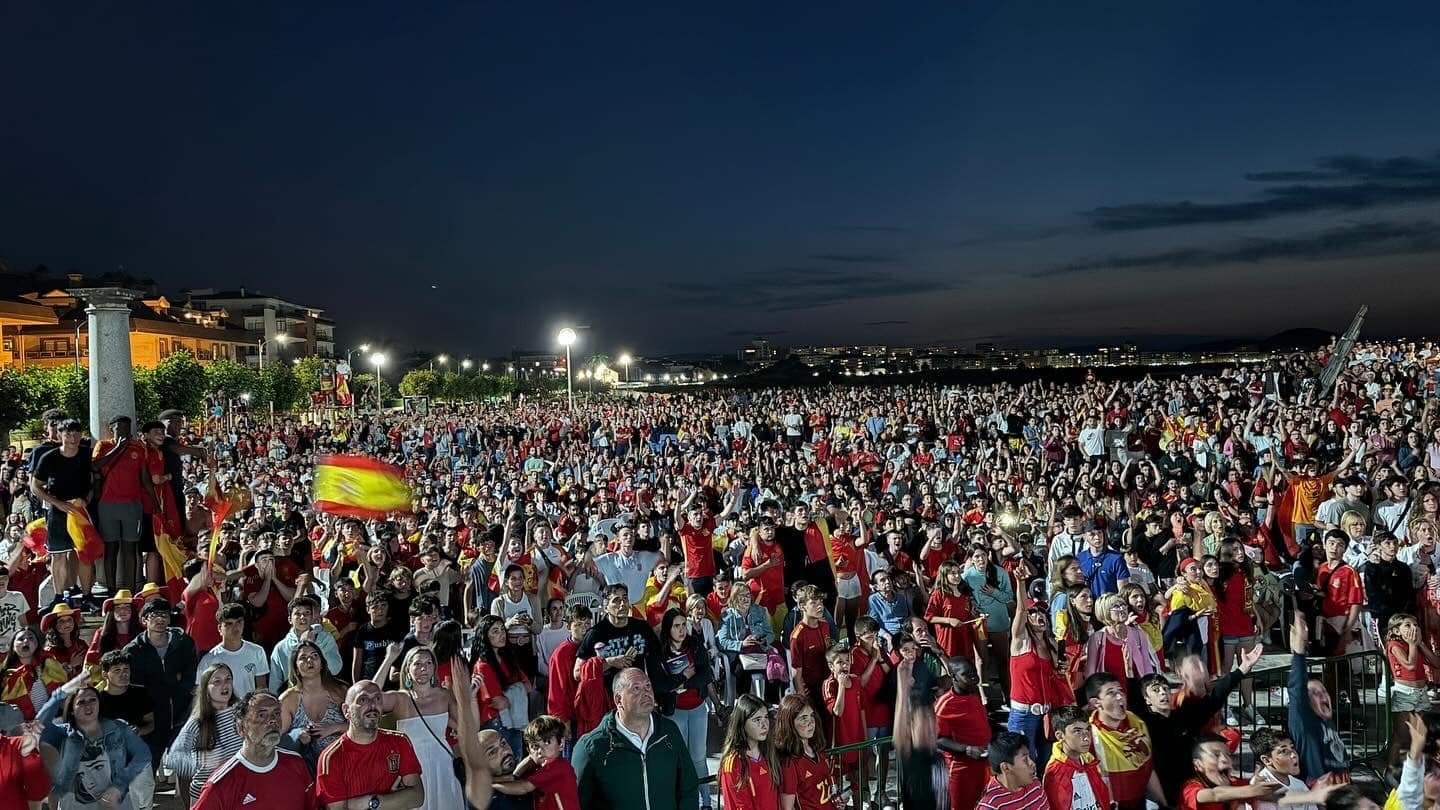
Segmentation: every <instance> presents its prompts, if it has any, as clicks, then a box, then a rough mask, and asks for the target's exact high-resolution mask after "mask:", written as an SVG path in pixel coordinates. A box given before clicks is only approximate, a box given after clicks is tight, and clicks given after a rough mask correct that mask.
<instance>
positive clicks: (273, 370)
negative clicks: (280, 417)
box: [256, 363, 301, 412]
mask: <svg viewBox="0 0 1440 810" xmlns="http://www.w3.org/2000/svg"><path fill="white" fill-rule="evenodd" d="M257 393H258V394H259V396H258V397H257V400H256V401H257V402H259V404H261V405H264V404H266V403H273V404H274V406H275V410H277V411H282V412H284V411H290V410H292V409H294V408H295V406H296V404H297V403H298V402H299V401H300V397H301V392H300V381H299V380H298V379H296V377H295V369H294V367H293V366H291V365H290V364H289V363H271V364H270V365H268V366H266V367H265V370H264V371H261V372H260V385H259V391H258V392H257Z"/></svg>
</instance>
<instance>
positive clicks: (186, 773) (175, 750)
mask: <svg viewBox="0 0 1440 810" xmlns="http://www.w3.org/2000/svg"><path fill="white" fill-rule="evenodd" d="M211 723H213V724H214V726H215V733H214V734H213V735H212V736H211V738H210V750H209V751H197V750H195V743H196V739H197V738H198V737H199V733H200V723H199V721H198V720H196V719H195V718H194V717H191V718H190V719H189V720H186V721H185V725H184V726H182V727H181V729H180V733H179V734H177V735H176V736H175V742H173V743H171V744H170V751H169V753H167V754H166V755H165V765H166V766H167V767H169V768H170V770H172V771H174V772H175V773H177V774H179V775H180V776H181V777H182V778H184V777H188V778H190V779H192V780H193V781H194V783H195V784H196V785H203V784H205V781H206V780H207V779H209V778H210V773H211V772H212V771H214V770H216V769H217V768H219V767H220V766H221V765H224V764H225V763H226V762H228V761H229V760H230V758H231V757H233V756H235V755H236V754H237V753H239V752H240V746H241V744H243V743H244V742H245V740H244V739H243V738H242V737H241V736H240V732H239V731H238V730H236V728H235V707H234V706H227V707H226V708H224V709H222V710H220V711H219V712H216V713H215V717H214V719H213V720H211Z"/></svg>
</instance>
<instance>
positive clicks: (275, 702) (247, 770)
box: [193, 691, 315, 810]
mask: <svg viewBox="0 0 1440 810" xmlns="http://www.w3.org/2000/svg"><path fill="white" fill-rule="evenodd" d="M235 727H236V728H237V729H238V730H239V732H240V736H241V738H242V739H243V740H244V742H243V743H242V744H241V746H240V752H239V753H238V754H236V755H235V756H234V757H233V758H231V760H230V761H229V762H227V763H225V764H224V765H221V766H220V767H219V768H218V769H217V770H216V771H215V772H214V773H212V774H211V775H210V779H209V781H207V782H206V783H205V787H204V788H202V789H201V791H200V798H198V799H196V800H195V807H194V808H193V810H229V809H230V808H246V807H249V806H250V805H252V804H253V805H255V807H257V808H264V810H315V780H314V779H312V778H311V777H310V769H309V768H308V767H307V766H306V765H305V759H304V758H303V757H301V756H300V755H299V754H296V753H294V752H293V751H282V750H280V749H279V747H278V746H279V745H280V701H279V699H278V698H276V697H275V696H274V695H272V694H270V693H269V692H265V691H255V692H251V693H249V694H247V695H246V696H245V697H243V698H241V699H240V702H239V703H238V704H236V707H235Z"/></svg>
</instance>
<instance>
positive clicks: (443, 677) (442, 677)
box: [430, 619, 465, 690]
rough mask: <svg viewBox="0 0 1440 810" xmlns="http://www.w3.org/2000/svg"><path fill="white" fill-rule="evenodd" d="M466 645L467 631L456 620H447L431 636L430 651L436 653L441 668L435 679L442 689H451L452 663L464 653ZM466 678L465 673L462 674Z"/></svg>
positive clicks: (436, 671)
mask: <svg viewBox="0 0 1440 810" xmlns="http://www.w3.org/2000/svg"><path fill="white" fill-rule="evenodd" d="M464 644H465V630H464V628H462V627H461V626H460V623H459V622H457V621H455V620H454V619H446V620H445V621H443V622H440V623H439V624H437V625H435V632H434V633H433V634H432V635H431V636H430V650H431V652H433V653H435V660H436V662H438V664H439V666H437V667H436V669H435V679H436V680H437V681H438V682H439V683H440V688H441V689H446V690H448V689H449V688H450V678H451V672H450V661H451V659H453V658H454V657H455V656H457V655H461V654H462V653H463V652H464V651H463V650H462V649H461V647H463V646H464ZM461 676H462V677H464V673H461Z"/></svg>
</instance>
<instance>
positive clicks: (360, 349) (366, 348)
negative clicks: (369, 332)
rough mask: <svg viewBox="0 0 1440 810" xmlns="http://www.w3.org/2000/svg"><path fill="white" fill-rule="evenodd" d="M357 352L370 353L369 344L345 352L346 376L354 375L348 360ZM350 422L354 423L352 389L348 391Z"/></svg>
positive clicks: (352, 366) (353, 394) (353, 396)
mask: <svg viewBox="0 0 1440 810" xmlns="http://www.w3.org/2000/svg"><path fill="white" fill-rule="evenodd" d="M357 351H358V352H368V351H370V344H369V343H361V344H360V345H359V346H356V347H355V348H353V349H351V350H349V351H347V352H345V369H346V373H347V374H350V375H352V376H353V375H354V374H355V366H354V365H353V364H352V363H351V362H350V358H351V357H353V356H354V355H355V352H357ZM350 421H352V422H353V421H355V390H354V389H353V388H352V389H351V390H350Z"/></svg>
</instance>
